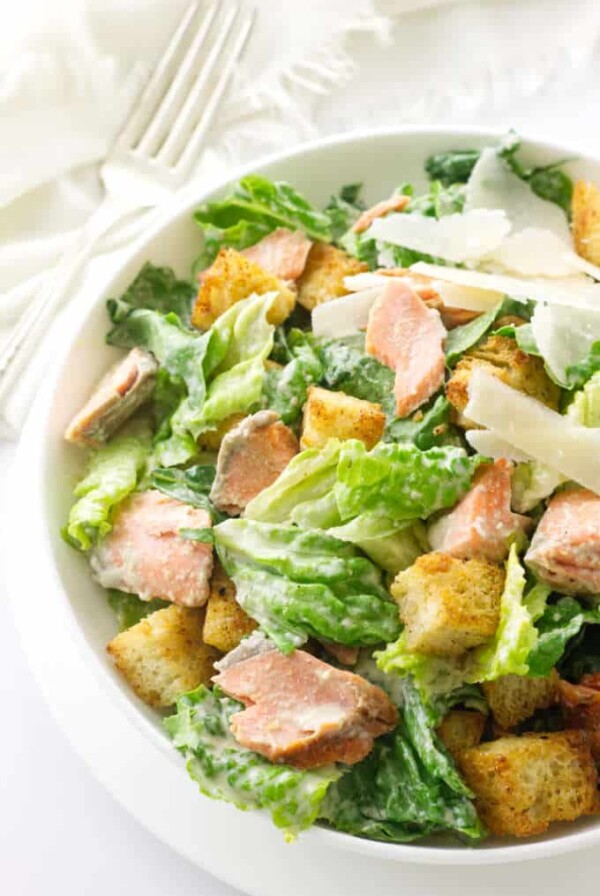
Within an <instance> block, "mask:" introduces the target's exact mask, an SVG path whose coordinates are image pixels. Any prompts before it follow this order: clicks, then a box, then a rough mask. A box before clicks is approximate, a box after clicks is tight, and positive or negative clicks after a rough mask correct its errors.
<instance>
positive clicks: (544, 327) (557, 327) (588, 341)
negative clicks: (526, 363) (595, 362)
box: [531, 305, 600, 385]
mask: <svg viewBox="0 0 600 896" xmlns="http://www.w3.org/2000/svg"><path fill="white" fill-rule="evenodd" d="M531 332H532V334H533V338H534V339H535V342H536V345H537V347H538V350H539V351H540V353H541V355H542V357H543V358H544V361H545V362H546V366H547V367H548V369H549V371H550V373H551V374H552V376H553V377H554V378H555V379H556V380H558V382H559V383H562V384H563V385H566V379H567V368H568V367H570V366H571V365H572V364H577V363H579V362H580V361H582V360H583V359H584V358H585V357H586V355H587V354H588V353H589V351H590V349H591V347H592V345H593V344H594V342H597V341H599V340H600V306H599V307H598V308H597V309H586V310H582V309H581V308H564V307H561V306H558V305H536V307H535V311H534V313H533V316H532V318H531Z"/></svg>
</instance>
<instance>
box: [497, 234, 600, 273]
mask: <svg viewBox="0 0 600 896" xmlns="http://www.w3.org/2000/svg"><path fill="white" fill-rule="evenodd" d="M488 260H490V261H494V262H496V263H497V264H499V265H501V266H502V267H503V268H505V269H506V270H507V271H510V272H512V273H514V274H522V275H523V276H524V277H570V276H572V275H573V274H581V273H591V274H592V275H593V276H595V277H598V278H599V279H600V268H597V267H596V266H595V265H593V264H590V263H589V262H588V261H585V259H584V258H580V256H579V255H577V254H576V253H575V252H574V251H573V249H572V248H571V246H570V245H568V244H567V243H565V242H564V241H563V240H561V238H560V237H558V236H557V235H556V234H555V233H553V232H552V231H551V230H544V229H542V228H541V227H526V228H525V230H521V231H519V233H513V234H511V235H510V236H507V237H506V239H505V240H503V241H502V243H501V244H500V246H498V248H497V249H495V250H494V252H493V253H492V254H491V255H490V256H489V259H486V261H488Z"/></svg>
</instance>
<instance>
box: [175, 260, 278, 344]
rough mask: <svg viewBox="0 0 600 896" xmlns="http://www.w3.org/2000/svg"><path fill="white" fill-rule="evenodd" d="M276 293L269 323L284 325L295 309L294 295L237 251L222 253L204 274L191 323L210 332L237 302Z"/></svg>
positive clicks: (271, 275)
mask: <svg viewBox="0 0 600 896" xmlns="http://www.w3.org/2000/svg"><path fill="white" fill-rule="evenodd" d="M267 292H276V293H277V297H276V298H275V300H274V302H273V304H272V306H271V309H270V311H269V313H268V314H267V320H268V321H269V323H271V324H281V323H283V321H284V320H285V319H286V317H288V315H289V314H291V312H292V311H293V309H294V305H295V304H296V296H295V293H294V292H292V290H291V289H289V287H287V286H286V285H285V283H284V282H283V281H282V280H279V279H278V278H277V277H274V276H273V274H269V273H268V272H267V271H264V270H263V269H262V268H261V267H259V266H258V265H257V264H255V262H253V261H250V259H249V258H246V257H245V256H244V255H242V254H241V252H236V250H235V249H221V250H220V252H219V254H218V255H217V257H216V258H215V260H214V262H213V263H212V265H211V266H210V268H208V270H206V271H204V272H203V273H202V279H201V283H200V289H199V290H198V295H197V297H196V304H195V305H194V310H193V311H192V323H193V325H194V326H195V327H199V328H200V329H201V330H208V328H209V327H211V326H212V325H213V324H214V322H215V321H216V319H217V318H218V317H219V316H220V315H221V314H223V312H225V311H227V310H228V309H229V308H231V307H232V305H235V303H236V302H239V301H241V300H242V299H246V298H248V296H251V295H252V294H253V293H257V294H258V295H263V294H264V293H267Z"/></svg>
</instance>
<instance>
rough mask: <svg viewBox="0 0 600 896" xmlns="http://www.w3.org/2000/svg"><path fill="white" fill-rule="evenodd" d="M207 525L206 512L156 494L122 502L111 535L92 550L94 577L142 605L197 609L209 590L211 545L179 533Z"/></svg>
mask: <svg viewBox="0 0 600 896" xmlns="http://www.w3.org/2000/svg"><path fill="white" fill-rule="evenodd" d="M211 525H212V523H211V518H210V515H209V514H208V512H207V511H206V510H203V509H201V508H198V507H191V506H190V505H189V504H184V503H183V502H182V501H177V500H175V499H174V498H168V497H167V496H166V495H163V494H162V492H159V491H155V490H151V491H147V492H138V493H136V494H134V495H132V496H131V497H129V498H128V499H127V500H126V501H124V502H123V504H122V505H121V507H120V508H119V510H118V511H117V515H116V517H115V520H114V523H113V528H112V530H111V531H110V532H109V533H108V535H107V536H106V537H105V538H103V539H102V541H100V542H99V544H98V545H97V546H96V547H95V548H94V550H93V551H92V553H91V555H90V565H91V567H92V572H93V575H94V578H95V579H96V580H97V581H98V582H99V583H100V584H101V585H103V586H104V587H105V588H118V589H119V591H127V592H130V593H132V594H137V595H138V596H139V597H141V598H142V600H151V599H152V598H156V597H158V598H161V599H162V600H170V601H172V602H173V603H175V604H180V605H181V606H184V607H200V606H202V605H203V604H204V603H206V601H207V600H208V595H209V591H210V576H211V573H212V566H213V553H212V546H211V545H209V544H204V543H201V542H197V541H191V540H189V539H186V538H184V537H183V536H182V535H181V534H180V530H181V529H205V528H207V527H210V526H211Z"/></svg>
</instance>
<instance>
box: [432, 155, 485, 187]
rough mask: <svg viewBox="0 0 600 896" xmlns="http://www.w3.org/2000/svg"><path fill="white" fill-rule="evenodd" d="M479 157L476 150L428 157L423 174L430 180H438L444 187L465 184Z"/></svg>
mask: <svg viewBox="0 0 600 896" xmlns="http://www.w3.org/2000/svg"><path fill="white" fill-rule="evenodd" d="M479 155H480V150H478V149H454V150H451V151H450V152H439V153H435V154H434V155H432V156H429V158H428V159H426V161H425V172H426V174H427V176H428V177H429V179H430V180H438V181H440V183H441V184H442V185H443V186H444V187H450V186H452V184H466V182H467V181H468V180H469V177H470V176H471V172H472V170H473V168H474V167H475V163H476V162H477V160H478V158H479Z"/></svg>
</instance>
